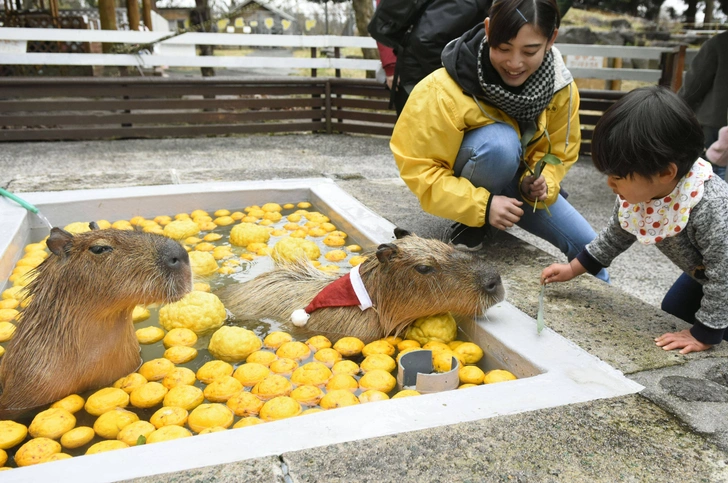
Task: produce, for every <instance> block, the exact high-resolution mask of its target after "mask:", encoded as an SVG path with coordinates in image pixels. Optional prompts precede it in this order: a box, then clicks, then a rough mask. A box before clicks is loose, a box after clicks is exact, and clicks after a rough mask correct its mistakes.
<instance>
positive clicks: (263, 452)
mask: <svg viewBox="0 0 728 483" xmlns="http://www.w3.org/2000/svg"><path fill="white" fill-rule="evenodd" d="M260 190H264V191H266V193H269V194H267V195H266V196H267V198H268V201H275V200H279V199H285V198H282V196H281V197H279V194H278V193H280V194H281V195H283V194H286V193H289V192H290V190H294V191H295V190H308V191H309V192H310V193H311V194H312V195H313V196H314V197H316V198H317V199H318V200H319V201H320V202H322V203H325V204H327V205H328V206H329V207H330V208H331V209H333V210H335V211H336V212H337V213H338V214H339V215H341V217H342V220H340V222H343V223H345V224H346V223H348V224H351V225H352V227H353V228H354V229H355V230H356V231H358V232H359V233H360V234H361V235H362V236H364V237H366V238H368V239H369V240H371V241H372V242H374V243H380V242H383V241H387V240H389V239H391V238H392V228H393V225H392V224H391V223H389V222H387V221H386V220H383V219H382V218H380V217H379V216H377V215H376V214H374V213H373V212H372V211H371V210H369V209H368V208H366V207H365V206H364V205H362V204H361V203H359V202H358V201H356V200H355V199H353V198H352V197H350V196H349V195H347V194H346V193H345V192H343V191H342V190H340V189H339V188H338V187H337V186H336V185H335V184H334V183H333V182H332V181H331V180H329V179H306V180H275V181H262V182H249V183H248V182H246V183H204V184H199V185H169V186H151V187H139V188H120V189H113V190H87V191H74V192H57V193H28V194H24V195H23V197H24V198H25V199H27V200H28V201H30V202H31V203H33V204H35V205H36V206H38V207H39V208H40V209H41V211H42V212H44V213H45V214H46V216H47V217H48V218H49V219H50V220H51V221H52V222H54V223H57V224H61V225H62V224H65V223H68V222H70V221H78V220H79V219H88V220H93V219H99V218H103V217H105V216H109V217H110V216H111V215H105V216H100V215H99V214H100V213H102V214H103V213H104V209H105V208H106V207H108V206H109V205H113V204H118V205H119V206H122V207H123V206H137V208H135V209H139V210H144V209H148V211H149V213H147V214H148V215H151V214H159V213H177V212H181V211H186V210H191V209H193V208H196V207H200V206H202V204H201V203H200V202H199V199H201V198H203V197H209V196H214V197H215V200H216V206H219V207H223V206H230V207H235V206H244V205H245V204H251V203H252V202H246V201H245V196H246V194H247V193H252V192H253V191H257V192H259V191H260ZM180 195H184V200H183V202H182V201H181V200H180ZM138 197H142V198H144V199H145V200H146V198H149V200H151V199H154V200H155V201H154V203H152V202H151V201H143V202H142V203H136V205H135V202H133V201H131V200H134V199H135V198H136V199H138ZM99 200H104V201H99ZM1 203H8V204H10V203H11V202H8V201H6V200H0V213H2V215H1V216H0V249H4V247H8V246H10V245H11V244H12V243H16V242H12V243H7V242H6V241H7V240H5V239H4V238H6V237H12V238H13V239H18V240H21V239H22V238H23V235H22V233H17V232H13V233H10V231H11V229H13V227H21V229H22V227H23V226H24V229H25V230H28V229H29V228H28V226H27V225H28V223H38V224H37V225H35V226H40V223H39V222H36V220H32V221H29V220H31V217H28V216H26V214H25V212H24V210H22V209H21V208H17V207H16V206H10V205H8V206H5V205H3V204H1ZM146 203H149V205H150V206H147V205H146ZM182 204H188V206H181V205H182ZM6 208H8V210H6ZM64 210H73V217H74V218H73V219H71V220H68V219H67V220H60V219H59V216H60V215H58V214H57V213H60V212H62V211H64ZM130 214H131V215H134V214H143V213H136V212H133V213H127V214H126V216H127V217H128V216H129V215H130ZM120 217H121V216H120ZM18 219H20V221H17V220H18ZM57 219H58V221H56V220H57ZM345 229H346V228H345ZM0 253H5V252H0ZM0 268H2V267H0ZM0 276H2V273H0ZM477 324H478V325H479V326H480V327H481V328H483V329H484V330H485V331H486V332H487V333H488V334H490V336H492V338H494V339H495V340H497V342H498V345H499V350H501V351H504V352H505V353H508V352H511V353H513V354H518V357H519V358H523V359H525V360H526V361H527V362H528V363H530V364H532V365H533V366H535V367H537V368H538V369H539V370H540V371H542V372H543V373H542V374H539V375H537V376H533V377H529V378H525V379H520V380H517V381H509V382H506V383H499V384H492V385H487V386H479V387H475V388H470V389H468V390H465V391H461V390H456V391H448V392H442V393H438V394H430V395H426V396H419V397H412V398H404V399H397V400H392V401H387V402H384V403H369V404H363V405H358V406H354V407H348V408H339V409H336V410H334V411H326V412H322V413H317V414H311V415H308V416H306V417H302V418H293V419H288V420H282V421H277V422H272V423H266V424H263V425H258V426H252V427H248V428H244V429H241V430H230V431H223V432H218V433H212V434H208V435H203V436H195V437H192V438H185V439H181V440H176V441H169V442H166V443H164V444H154V445H147V446H140V447H134V448H129V449H126V450H123V451H113V452H108V453H101V454H97V455H91V456H83V457H77V458H72V459H69V460H64V461H58V462H55V463H54V464H47V465H45V464H41V465H37V466H33V467H27V468H18V469H14V470H12V471H9V472H5V473H3V481H10V482H13V481H59V482H63V481H68V482H71V481H73V482H74V483H80V482H106V481H117V480H121V479H128V478H135V477H140V476H148V475H153V474H160V473H167V472H173V471H180V470H185V469H190V468H197V467H202V466H210V465H216V464H222V463H229V462H233V461H238V460H244V459H250V458H258V457H263V456H270V455H279V454H282V453H285V452H290V451H296V450H301V449H307V448H313V447H317V446H324V445H329V444H336V443H342V442H346V441H354V440H361V439H366V438H373V437H378V436H384V435H389V434H396V433H401V432H407V431H415V430H421V429H427V428H433V427H437V426H443V425H447V424H456V423H459V422H467V421H474V420H478V419H483V418H489V417H493V416H498V415H505V414H515V413H519V412H524V411H531V410H535V409H543V408H549V407H555V406H562V405H565V404H571V403H577V402H586V401H590V400H595V399H602V398H610V397H616V396H622V395H627V394H632V393H635V392H638V391H640V390H641V389H642V386H640V385H639V384H637V383H635V382H633V381H630V380H629V379H627V378H625V377H624V376H623V375H622V373H621V372H619V371H617V370H616V369H614V368H612V367H611V366H609V365H608V364H606V363H604V362H603V361H601V360H599V359H598V358H596V357H594V356H592V355H590V354H588V353H587V352H585V351H583V350H582V349H581V348H579V347H578V346H576V345H575V344H573V343H572V342H570V341H568V340H567V339H564V338H563V337H561V336H560V335H558V334H556V333H555V332H553V331H551V330H550V329H548V328H547V329H545V330H544V331H543V332H542V333H541V334H540V335H539V334H537V332H536V321H535V320H533V319H532V318H530V317H528V316H527V315H525V314H523V313H522V312H520V311H519V310H518V309H516V308H515V307H513V306H512V305H510V304H509V303H507V302H503V303H501V304H498V305H497V306H496V307H493V308H491V310H489V312H488V314H487V318H486V319H483V320H479V321H477ZM384 405H386V406H384Z"/></svg>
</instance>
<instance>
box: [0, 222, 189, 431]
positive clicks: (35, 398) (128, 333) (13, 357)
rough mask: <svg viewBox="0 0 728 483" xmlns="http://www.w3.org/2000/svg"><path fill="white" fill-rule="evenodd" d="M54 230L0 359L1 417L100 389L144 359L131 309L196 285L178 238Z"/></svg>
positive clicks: (180, 293) (172, 297) (176, 296)
mask: <svg viewBox="0 0 728 483" xmlns="http://www.w3.org/2000/svg"><path fill="white" fill-rule="evenodd" d="M90 226H91V228H92V230H91V231H89V232H85V233H79V234H76V235H74V234H71V233H69V232H67V231H65V230H62V229H60V228H53V229H52V230H51V234H50V236H49V237H48V239H47V241H46V244H47V246H48V249H49V250H50V251H51V253H52V255H51V256H50V257H48V258H47V259H46V260H45V261H44V262H43V263H41V264H40V265H39V266H38V267H37V268H36V269H35V270H34V272H32V275H31V276H34V277H35V278H34V279H33V280H32V281H31V282H30V283H29V284H28V286H27V290H28V296H29V297H30V301H29V303H28V305H27V307H26V308H25V309H24V310H23V312H22V313H21V316H20V320H19V324H18V328H17V330H16V332H15V336H14V337H13V339H12V340H11V341H10V343H9V345H8V347H7V352H6V354H5V355H4V356H3V358H2V362H0V384H1V385H2V396H0V417H8V416H10V415H13V414H17V413H20V412H23V411H24V410H27V409H31V408H34V407H38V406H41V405H43V404H48V403H51V402H54V401H56V400H58V399H61V398H63V397H65V396H67V395H69V394H73V393H82V392H84V391H87V390H90V389H95V388H98V387H102V386H104V385H108V384H111V383H113V382H114V381H115V380H117V379H118V378H120V377H123V376H125V375H127V374H129V373H131V372H134V371H135V370H136V369H137V367H139V364H140V363H141V358H140V355H139V342H138V341H137V339H136V335H135V333H134V324H133V322H132V315H131V314H132V311H133V309H134V307H135V306H136V305H138V304H151V303H159V302H164V303H166V302H174V301H177V300H179V299H181V298H182V297H183V296H184V295H185V294H186V293H188V292H189V291H190V290H191V289H192V271H191V268H190V262H189V257H188V255H187V252H186V251H185V249H184V247H182V245H180V244H179V243H178V242H176V241H174V240H171V239H169V238H167V237H164V236H162V235H155V234H151V233H143V232H139V231H124V230H116V229H109V230H99V229H98V226H97V225H96V224H95V223H91V224H90Z"/></svg>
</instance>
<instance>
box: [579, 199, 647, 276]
mask: <svg viewBox="0 0 728 483" xmlns="http://www.w3.org/2000/svg"><path fill="white" fill-rule="evenodd" d="M636 239H637V237H636V236H634V235H632V234H631V233H628V232H626V231H625V230H623V229H622V226H621V225H620V223H619V198H617V200H616V201H615V202H614V212H613V213H612V217H611V218H610V220H609V223H608V224H607V226H605V227H604V228H603V229H602V231H601V232H600V233H599V234H598V235H597V237H596V238H595V239H594V240H592V242H591V243H589V244H588V245H587V246H586V251H587V252H589V255H591V256H592V257H593V258H594V259H595V260H596V261H598V262H599V263H601V264H602V266H604V267H608V266H609V265H611V263H612V260H614V259H615V258H617V256H618V255H619V254H620V253H622V252H624V251H625V250H627V249H628V248H629V247H630V246H632V244H633V243H634V242H635V240H636Z"/></svg>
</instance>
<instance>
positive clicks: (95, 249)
mask: <svg viewBox="0 0 728 483" xmlns="http://www.w3.org/2000/svg"><path fill="white" fill-rule="evenodd" d="M88 249H89V251H90V252H91V253H93V254H94V255H101V254H102V253H107V252H110V251H111V250H113V248H112V247H110V246H109V245H94V246H91V247H89V248H88Z"/></svg>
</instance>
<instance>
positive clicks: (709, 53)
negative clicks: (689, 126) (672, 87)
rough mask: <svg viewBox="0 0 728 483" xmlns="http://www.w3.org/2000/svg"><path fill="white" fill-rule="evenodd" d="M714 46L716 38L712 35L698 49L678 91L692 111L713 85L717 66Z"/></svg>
mask: <svg viewBox="0 0 728 483" xmlns="http://www.w3.org/2000/svg"><path fill="white" fill-rule="evenodd" d="M715 47H717V40H715V37H714V38H713V39H711V40H709V41H707V42H706V43H705V44H704V45H703V47H702V48H701V49H700V50H699V51H698V53H697V55H696V56H695V58H694V59H693V62H692V63H691V64H690V69H689V70H688V73H687V74H686V76H685V83H684V84H683V86H682V87H681V88H680V91H679V92H678V94H680V96H681V97H682V98H683V99H685V101H686V102H687V103H688V104H689V105H690V107H691V108H692V109H693V111H697V109H698V107H700V104H701V103H702V102H703V99H704V98H705V95H706V94H707V93H708V92H710V89H711V88H712V87H713V79H714V78H715V74H716V69H717V68H718V52H717V51H716V49H715Z"/></svg>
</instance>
